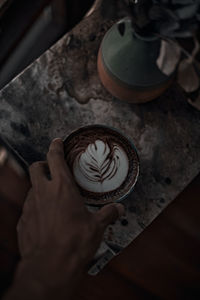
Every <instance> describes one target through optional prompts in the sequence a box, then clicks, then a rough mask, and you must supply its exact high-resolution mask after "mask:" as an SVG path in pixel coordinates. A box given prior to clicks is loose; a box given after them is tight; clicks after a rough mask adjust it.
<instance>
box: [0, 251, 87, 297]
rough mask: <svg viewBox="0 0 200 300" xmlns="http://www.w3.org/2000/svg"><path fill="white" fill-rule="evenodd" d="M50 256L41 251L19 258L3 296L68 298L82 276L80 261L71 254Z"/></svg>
mask: <svg viewBox="0 0 200 300" xmlns="http://www.w3.org/2000/svg"><path fill="white" fill-rule="evenodd" d="M52 260H54V258H53V256H50V257H45V255H44V256H39V257H35V258H32V259H30V260H22V261H21V262H20V263H19V265H18V267H17V270H16V274H15V278H14V282H13V284H12V286H11V287H10V289H9V290H8V291H7V293H6V294H5V296H4V298H3V300H16V299H20V300H27V299H29V300H35V299H37V300H46V299H47V300H51V299H52V300H55V299H59V300H62V299H65V300H66V299H71V295H72V294H73V293H74V290H75V288H76V286H77V284H78V283H79V281H80V280H81V278H82V276H83V268H82V263H81V262H80V260H79V259H78V258H77V255H74V254H70V255H69V256H68V258H66V259H65V260H63V259H62V260H58V259H55V261H54V262H52Z"/></svg>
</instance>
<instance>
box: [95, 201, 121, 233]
mask: <svg viewBox="0 0 200 300" xmlns="http://www.w3.org/2000/svg"><path fill="white" fill-rule="evenodd" d="M124 214H125V208H124V206H123V205H122V204H120V203H112V204H108V205H105V206H104V207H103V208H101V209H100V210H99V211H98V212H97V213H96V218H97V221H98V223H99V225H100V227H101V228H102V230H103V231H104V230H105V229H106V227H107V226H108V225H109V224H111V223H113V222H115V221H116V220H117V219H118V218H120V217H122V216H123V215H124Z"/></svg>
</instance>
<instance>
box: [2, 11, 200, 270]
mask: <svg viewBox="0 0 200 300" xmlns="http://www.w3.org/2000/svg"><path fill="white" fill-rule="evenodd" d="M113 21H114V18H113ZM113 21H108V20H107V19H106V17H104V18H103V17H102V10H101V9H98V10H97V11H96V12H94V13H93V14H92V15H90V16H89V17H87V18H85V19H84V20H83V21H82V22H81V23H80V24H79V25H78V26H76V27H75V28H74V29H73V30H72V31H71V32H69V33H68V34H66V35H65V36H64V37H63V38H62V39H61V40H60V41H59V42H58V43H57V44H55V45H54V46H53V47H52V48H51V49H50V50H49V51H47V52H46V53H45V54H44V55H42V56H41V57H40V58H39V59H38V60H37V61H35V62H34V63H33V64H32V65H31V66H30V67H28V68H27V69H26V70H25V71H24V72H23V73H22V74H20V75H19V76H18V77H17V78H16V79H14V80H13V81H12V82H11V83H9V84H8V85H7V86H6V87H5V88H4V89H3V90H2V91H1V92H0V128H1V134H2V135H3V136H4V137H5V138H6V139H7V140H8V141H9V142H10V144H11V145H12V146H13V147H14V148H15V149H16V150H17V151H18V152H19V153H20V154H21V155H22V157H23V158H24V159H25V160H26V161H27V162H28V163H32V162H33V161H36V160H40V159H44V158H45V153H46V152H47V149H48V146H49V143H50V141H51V139H53V138H55V137H65V136H66V135H68V134H70V133H71V131H72V130H74V129H76V128H78V127H80V126H83V125H87V124H105V125H110V126H113V127H116V128H118V129H120V130H121V131H122V132H123V133H124V134H125V135H127V136H128V137H130V138H131V139H132V140H133V142H134V144H135V146H136V147H137V149H138V153H139V157H140V161H141V171H140V176H139V180H138V183H137V185H136V187H135V189H134V191H133V193H132V194H131V195H130V196H129V197H128V198H127V199H126V200H125V201H124V204H125V206H126V208H127V216H126V217H125V218H123V219H122V220H120V221H118V222H117V223H116V224H115V225H111V226H109V228H108V230H107V232H106V234H105V240H104V242H103V243H102V245H101V249H100V250H99V257H100V260H99V261H98V262H97V264H96V265H95V267H93V269H92V272H93V273H96V272H98V269H99V268H101V267H103V266H104V265H105V263H106V262H107V261H108V260H109V259H110V258H111V257H112V256H113V255H115V254H117V253H119V251H121V249H123V248H124V247H126V246H127V245H128V244H129V243H130V242H131V241H132V240H134V238H135V237H136V236H137V235H138V234H139V233H141V232H142V231H143V230H144V229H145V227H146V226H147V225H148V224H149V223H150V222H152V220H153V219H154V218H156V217H157V216H158V214H159V213H160V212H161V211H162V210H163V209H164V208H165V207H166V206H167V205H168V204H169V203H170V202H171V201H172V200H173V199H174V198H175V197H176V196H177V194H178V193H180V192H181V191H182V190H183V188H184V187H185V186H186V185H187V184H188V183H189V182H190V181H191V180H192V179H193V178H194V177H195V176H196V175H197V174H198V172H199V171H200V151H199V150H200V112H198V111H197V110H195V109H194V108H192V107H191V106H190V105H189V104H188V103H187V101H186V99H185V97H184V94H183V93H182V90H181V89H180V88H179V87H178V86H177V84H176V83H174V85H173V86H172V87H171V88H170V89H169V90H168V91H167V92H166V93H165V94H164V95H163V96H161V97H160V98H159V99H156V100H154V101H152V102H150V103H147V104H142V105H133V104H128V103H123V102H120V101H119V100H117V99H114V98H113V97H112V96H110V95H109V94H108V93H107V92H106V91H105V89H104V88H103V87H102V85H101V83H100V82H99V79H98V75H97V70H96V57H97V52H98V48H99V45H100V42H101V39H102V37H103V35H104V33H105V32H106V30H107V29H108V28H109V27H110V26H111V25H112V23H113ZM188 201H189V199H188ZM147 251H148V249H147Z"/></svg>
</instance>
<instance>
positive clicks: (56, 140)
mask: <svg viewBox="0 0 200 300" xmlns="http://www.w3.org/2000/svg"><path fill="white" fill-rule="evenodd" d="M52 142H62V139H61V138H55V139H53V141H52Z"/></svg>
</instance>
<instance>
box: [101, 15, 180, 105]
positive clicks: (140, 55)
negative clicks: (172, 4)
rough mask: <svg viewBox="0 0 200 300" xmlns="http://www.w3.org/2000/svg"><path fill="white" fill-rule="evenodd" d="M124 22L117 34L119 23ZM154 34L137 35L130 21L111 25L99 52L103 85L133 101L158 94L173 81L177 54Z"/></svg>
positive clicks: (141, 100) (114, 93)
mask: <svg viewBox="0 0 200 300" xmlns="http://www.w3.org/2000/svg"><path fill="white" fill-rule="evenodd" d="M120 22H123V23H124V24H125V31H124V34H123V35H122V34H120V32H119V29H118V26H119V23H120ZM178 52H179V51H177V48H176V49H175V47H174V46H173V44H171V43H170V42H167V41H164V40H161V39H160V38H158V37H156V36H150V37H141V36H138V35H137V34H136V33H135V32H134V30H133V28H132V26H131V20H130V19H128V18H125V19H123V20H121V21H119V22H118V23H116V24H114V25H113V26H112V27H111V29H110V30H109V31H108V32H107V33H106V35H105V36H104V38H103V40H102V43H101V46H100V49H99V54H98V72H99V76H100V79H101V82H102V83H103V85H104V86H105V88H106V89H107V90H108V91H109V92H110V93H111V94H112V95H113V96H115V97H116V98H119V99H121V100H125V101H128V102H132V103H142V102H147V101H150V100H152V99H154V98H156V97H158V96H160V95H161V94H162V93H163V92H164V91H165V90H166V89H167V88H168V87H169V85H170V84H171V83H172V81H173V78H174V74H175V71H176V66H177V64H178V61H179V58H180V53H178Z"/></svg>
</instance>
